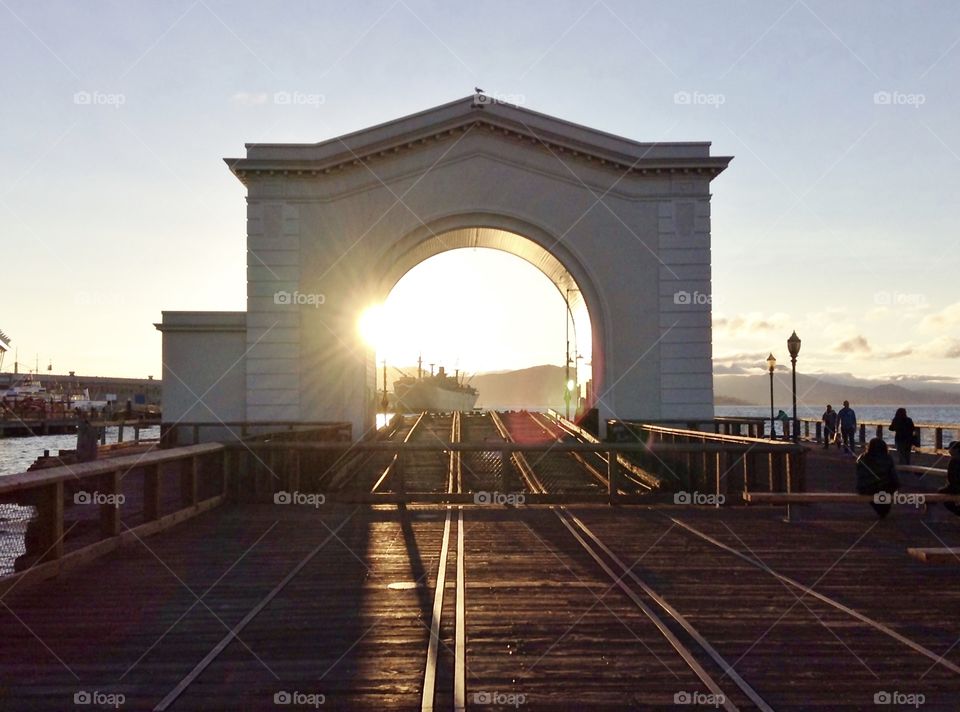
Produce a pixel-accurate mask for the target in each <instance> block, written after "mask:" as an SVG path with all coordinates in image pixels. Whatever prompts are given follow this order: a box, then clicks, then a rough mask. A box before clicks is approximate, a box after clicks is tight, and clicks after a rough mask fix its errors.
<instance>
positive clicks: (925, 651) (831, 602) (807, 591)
mask: <svg viewBox="0 0 960 712" xmlns="http://www.w3.org/2000/svg"><path fill="white" fill-rule="evenodd" d="M668 519H669V520H670V521H671V522H673V523H675V524H676V525H677V526H679V527H681V528H682V529H684V530H685V531H687V532H689V533H690V534H692V535H694V536H695V537H697V538H699V539H701V540H703V541H705V542H708V543H709V544H712V545H713V546H715V547H717V548H718V549H721V550H722V551H725V552H727V553H728V554H732V555H733V556H736V557H737V558H739V559H741V560H743V561H745V562H747V563H748V564H750V565H751V566H753V567H755V568H758V569H760V570H761V571H765V572H766V573H768V574H770V575H771V576H773V577H774V578H775V579H777V580H778V581H780V582H781V583H784V584H787V585H788V586H792V587H793V588H796V589H798V590H799V591H802V592H803V595H804V596H811V597H813V598H816V599H817V600H818V601H821V602H822V603H826V604H827V605H828V606H831V607H833V608H835V609H837V610H838V611H842V612H843V613H846V614H847V615H849V616H851V617H852V618H855V619H856V620H858V621H860V622H861V623H866V624H867V625H868V626H870V627H871V628H873V629H874V630H877V631H879V632H881V633H883V634H884V635H887V636H889V637H891V638H893V639H894V640H896V641H897V642H900V643H903V644H904V645H906V646H907V647H908V648H910V649H911V650H913V651H914V652H917V653H920V654H921V655H923V656H924V657H926V658H929V659H930V660H932V661H933V663H934V665H942V666H943V667H945V668H947V669H948V670H950V671H951V672H954V673H957V674H960V666H957V665H955V664H953V663H952V662H950V661H949V660H947V659H946V657H945V655H937V654H936V653H935V652H933V651H932V650H930V649H929V648H927V647H925V646H923V645H921V644H920V643H917V642H916V641H913V640H911V639H910V638H907V637H906V636H904V635H901V634H900V633H898V632H897V631H895V630H893V629H892V628H890V627H888V626H886V625H884V624H883V623H880V622H879V621H876V620H874V619H873V618H870V617H869V616H866V615H864V614H863V613H860V612H859V611H857V610H855V609H853V608H850V607H849V606H846V605H844V604H843V603H840V602H839V601H837V600H836V599H833V598H830V597H829V596H826V595H824V594H822V593H819V592H818V591H815V590H814V589H812V588H810V587H808V586H804V585H803V584H802V583H800V582H799V581H797V580H796V579H793V578H791V577H789V576H785V575H784V574H781V573H779V572H777V571H774V570H773V569H772V568H770V567H769V566H767V565H766V564H765V563H763V562H762V561H760V560H758V559H756V558H754V557H752V556H750V555H749V554H744V553H743V552H742V551H738V550H736V549H734V548H733V547H730V546H727V545H726V544H724V543H723V542H721V541H718V540H717V539H714V538H713V537H712V536H710V535H709V534H705V533H704V532H702V531H700V530H699V529H697V528H696V527H693V526H691V525H690V524H687V523H686V522H683V521H681V520H679V519H677V518H675V517H668ZM801 598H802V596H801Z"/></svg>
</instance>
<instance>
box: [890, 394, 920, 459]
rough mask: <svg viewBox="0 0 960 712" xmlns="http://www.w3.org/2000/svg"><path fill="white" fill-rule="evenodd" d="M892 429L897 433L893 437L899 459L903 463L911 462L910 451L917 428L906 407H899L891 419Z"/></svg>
mask: <svg viewBox="0 0 960 712" xmlns="http://www.w3.org/2000/svg"><path fill="white" fill-rule="evenodd" d="M890 430H891V431H892V432H894V433H896V435H895V436H894V438H893V441H894V443H896V446H897V460H898V462H899V464H901V465H909V464H910V451H911V450H913V433H914V430H916V428H915V426H914V424H913V418H911V417H910V416H908V415H907V409H906V408H897V412H896V413H895V414H894V416H893V420H891V421H890Z"/></svg>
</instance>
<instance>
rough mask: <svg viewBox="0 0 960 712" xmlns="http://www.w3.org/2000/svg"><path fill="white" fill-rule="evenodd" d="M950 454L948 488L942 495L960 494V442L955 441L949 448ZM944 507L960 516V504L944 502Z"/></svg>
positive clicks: (944, 488)
mask: <svg viewBox="0 0 960 712" xmlns="http://www.w3.org/2000/svg"><path fill="white" fill-rule="evenodd" d="M947 452H949V453H950V464H949V465H947V486H946V487H942V488H941V489H940V490H939V491H940V492H941V493H942V494H960V440H954V441H953V442H952V443H950V445H948V446H947ZM943 506H944V507H946V508H947V509H949V510H950V511H951V512H953V513H954V514H956V515H957V516H960V504H957V503H956V502H944V503H943Z"/></svg>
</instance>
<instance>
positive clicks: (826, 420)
mask: <svg viewBox="0 0 960 712" xmlns="http://www.w3.org/2000/svg"><path fill="white" fill-rule="evenodd" d="M820 420H822V421H823V449H824V450H829V449H830V443H832V442H833V441H834V438H835V437H836V434H837V411H835V410H834V409H833V406H832V405H830V404H829V403H827V409H826V410H825V411H823V415H821V416H820ZM839 448H840V442H839V441H838V442H837V449H839Z"/></svg>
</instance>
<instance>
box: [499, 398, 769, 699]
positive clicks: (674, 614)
mask: <svg viewBox="0 0 960 712" xmlns="http://www.w3.org/2000/svg"><path fill="white" fill-rule="evenodd" d="M531 418H532V419H533V421H534V422H535V423H537V424H538V425H540V426H541V427H543V426H542V424H541V423H540V422H539V421H538V420H537V419H536V418H534V417H533V416H532V415H531ZM494 423H496V424H497V429H498V430H500V431H501V435H502V436H503V438H504V439H505V440H508V441H513V437H512V436H511V435H510V433H509V431H508V430H507V428H506V426H505V425H504V424H503V421H502V420H500V418H499V417H497V418H496V419H495V420H494ZM512 458H513V459H514V462H515V463H516V464H517V465H518V469H519V470H520V471H521V474H522V476H523V477H524V479H525V480H527V481H528V482H529V484H530V486H531V487H532V491H534V492H538V493H540V494H546V493H547V491H546V488H545V487H544V486H543V484H542V483H541V482H540V480H539V479H538V478H537V475H536V472H535V471H534V469H533V468H532V467H531V466H530V464H529V463H528V462H527V461H526V457H525V456H524V454H523V452H514V453H513V456H512ZM551 509H552V510H553V512H554V514H556V515H557V517H558V518H559V520H560V522H561V523H562V524H563V526H564V527H566V528H567V530H568V531H569V532H570V533H571V534H572V535H573V537H574V538H575V539H576V540H577V542H578V543H579V544H580V545H581V546H582V547H583V549H584V550H585V551H586V552H587V554H588V555H589V556H590V557H591V558H592V559H593V560H594V561H595V562H596V563H597V565H598V566H600V568H601V569H602V570H603V571H604V573H606V574H607V576H609V577H610V579H611V580H612V581H613V584H614V585H615V586H617V587H618V588H619V589H620V590H621V591H622V592H623V593H624V594H625V595H626V596H627V597H628V598H629V599H630V600H631V601H633V603H634V604H635V605H636V606H637V608H639V609H640V610H641V611H642V612H643V613H644V615H646V616H647V618H648V619H649V620H650V621H651V623H653V624H654V626H656V628H657V629H658V630H659V631H660V632H661V634H662V635H663V636H664V638H666V640H667V641H668V642H669V643H670V645H671V646H672V647H673V648H674V650H675V651H676V652H677V654H678V655H680V657H681V658H682V659H683V661H684V662H685V663H686V664H687V666H688V667H689V668H690V669H691V671H693V673H694V674H695V675H696V676H697V677H698V678H699V679H700V680H701V682H703V684H704V685H706V687H707V689H709V690H710V692H711V693H712V694H713V695H715V696H717V697H716V699H717V700H718V702H719V701H720V700H722V702H720V704H721V705H722V706H723V708H724V709H726V710H728V712H734V711H735V710H737V709H738V708H737V707H736V705H734V704H733V702H732V701H731V700H730V699H729V698H728V697H727V696H726V695H725V694H724V693H723V690H722V689H721V688H720V686H719V685H718V684H717V682H716V680H714V678H713V676H711V675H710V673H709V672H708V671H707V670H705V669H704V668H703V666H702V665H701V664H700V663H699V661H698V660H697V658H696V656H695V655H694V654H693V652H692V651H691V650H690V649H689V648H688V647H687V646H686V645H684V643H683V642H682V641H681V640H680V639H679V638H678V637H677V636H676V635H675V634H674V633H673V631H672V630H671V629H670V627H669V626H668V625H667V624H666V623H665V622H664V620H663V619H662V618H661V617H660V616H658V615H657V614H656V612H655V611H654V610H653V609H652V608H651V607H650V606H648V605H647V604H646V603H645V602H644V601H643V600H642V599H641V598H640V596H639V595H638V594H637V592H636V591H635V590H633V589H632V588H631V587H630V586H629V585H628V584H627V583H626V581H625V579H626V578H629V579H630V580H632V581H633V582H634V583H635V584H636V585H637V586H638V587H639V588H640V589H641V590H642V591H643V592H644V593H645V594H647V595H648V596H649V597H650V598H651V599H653V600H654V601H655V602H656V603H657V604H658V605H659V606H660V607H661V609H662V610H663V611H664V612H665V613H666V614H667V615H668V616H669V617H670V618H671V619H673V620H674V621H675V622H676V623H677V624H679V625H680V626H681V627H682V628H683V629H684V630H685V631H686V632H687V634H688V635H689V636H690V637H691V638H692V639H693V640H694V641H695V642H696V643H697V645H698V646H699V647H700V648H701V649H702V650H703V651H704V652H705V653H706V654H707V655H709V656H710V658H711V659H712V660H713V661H714V662H715V663H716V664H717V665H718V666H719V667H720V668H721V669H722V670H723V672H724V675H725V676H728V677H729V678H730V679H731V680H732V681H733V682H734V684H736V685H737V687H738V688H739V689H740V690H741V691H742V692H743V693H744V694H745V695H746V696H747V697H748V698H749V699H750V700H751V702H753V703H754V704H755V705H756V706H757V707H758V708H759V709H761V710H763V711H764V712H773V709H772V708H771V707H770V706H769V705H768V704H767V703H766V702H765V701H764V700H763V698H762V697H760V695H759V694H758V693H757V692H756V691H755V690H754V689H753V688H752V687H751V686H750V685H749V684H748V683H747V682H746V680H744V679H743V678H742V677H740V675H739V674H737V673H736V671H734V670H733V666H731V665H730V664H729V663H727V662H726V660H724V658H723V657H722V656H721V655H720V654H719V653H718V652H717V651H716V649H715V648H714V647H713V646H712V645H710V643H709V642H708V641H707V640H706V639H705V638H704V637H703V636H702V635H701V634H700V633H699V631H697V629H696V628H694V627H693V625H691V624H690V622H689V621H688V620H687V619H686V618H685V617H684V616H682V615H681V614H680V613H679V612H678V611H677V610H676V609H675V608H673V607H672V606H670V605H669V604H667V602H666V601H665V600H664V599H663V597H662V596H660V595H659V594H657V593H656V592H655V591H654V590H653V589H652V588H651V587H650V586H649V585H648V584H647V583H645V582H644V581H643V580H641V579H640V578H639V577H638V576H637V575H636V574H635V573H634V572H633V571H632V569H631V568H630V567H628V566H626V564H624V562H623V561H621V560H620V559H619V558H618V557H617V556H616V555H615V554H614V553H613V551H612V550H611V549H610V548H609V547H608V546H606V545H605V544H604V543H603V542H602V541H601V540H600V539H599V537H597V536H596V535H595V534H594V533H593V532H592V531H590V529H589V528H588V527H587V526H586V525H585V524H584V523H583V522H582V521H581V520H580V519H578V518H577V517H575V516H574V515H573V514H571V513H570V512H568V511H567V509H566V507H563V506H558V507H552V508H551ZM588 539H589V540H590V541H592V542H593V544H595V545H596V548H594V546H593V545H591V544H590V543H589V542H588ZM598 549H599V550H600V551H602V552H603V553H604V554H606V556H607V557H608V558H607V559H606V560H605V559H604V557H603V556H601V555H600V553H599V551H598ZM614 567H616V568H619V569H620V573H619V574H618V573H617V571H616V570H615V568H614Z"/></svg>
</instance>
